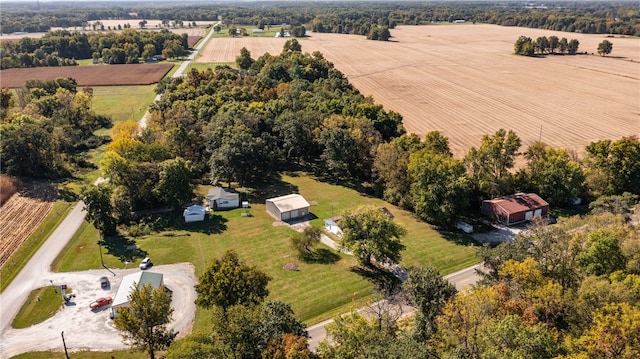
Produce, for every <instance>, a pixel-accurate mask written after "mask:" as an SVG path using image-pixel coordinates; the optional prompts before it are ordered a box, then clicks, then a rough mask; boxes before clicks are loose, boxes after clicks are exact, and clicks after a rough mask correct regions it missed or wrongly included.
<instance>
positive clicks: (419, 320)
mask: <svg viewBox="0 0 640 359" xmlns="http://www.w3.org/2000/svg"><path fill="white" fill-rule="evenodd" d="M402 286H403V288H404V289H405V290H407V292H408V295H409V300H410V301H411V303H412V304H413V306H414V307H415V308H416V317H415V339H416V340H417V341H418V342H426V341H427V340H428V339H429V338H430V337H431V336H432V335H433V334H435V332H436V331H437V328H436V322H435V320H436V316H438V315H439V314H440V311H441V310H442V307H443V306H444V304H445V303H446V302H447V301H448V300H449V298H451V297H453V296H454V295H455V294H456V292H457V291H456V288H455V287H454V286H453V285H452V284H451V283H449V282H448V281H447V280H446V279H444V278H442V276H441V275H440V273H439V272H438V270H437V269H436V268H434V267H432V266H427V267H413V268H410V269H409V278H408V279H407V281H406V282H404V283H403V284H402Z"/></svg>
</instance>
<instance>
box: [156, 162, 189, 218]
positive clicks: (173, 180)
mask: <svg viewBox="0 0 640 359" xmlns="http://www.w3.org/2000/svg"><path fill="white" fill-rule="evenodd" d="M159 169H160V171H159V177H160V178H159V181H158V183H157V184H156V186H155V188H154V191H155V193H156V195H157V196H158V197H159V198H162V199H163V201H164V202H165V203H167V204H169V205H171V206H174V207H180V206H182V205H183V204H185V203H186V202H188V201H190V200H191V199H192V198H193V197H194V190H195V187H196V186H195V183H194V181H193V168H192V166H191V163H190V162H189V161H185V160H184V159H182V158H180V157H177V158H175V159H170V160H166V161H163V162H161V163H160V165H159Z"/></svg>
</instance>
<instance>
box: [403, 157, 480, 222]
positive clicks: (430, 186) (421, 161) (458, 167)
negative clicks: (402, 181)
mask: <svg viewBox="0 0 640 359" xmlns="http://www.w3.org/2000/svg"><path fill="white" fill-rule="evenodd" d="M409 175H410V177H411V182H412V184H411V197H412V199H413V206H414V210H415V212H416V214H417V215H418V216H419V217H420V218H422V219H423V220H425V221H428V222H430V223H434V224H439V225H452V224H454V223H456V222H457V221H458V219H459V218H460V217H461V216H462V215H463V214H464V213H465V211H466V210H467V208H468V207H469V193H470V183H469V179H468V178H467V175H466V170H465V167H464V165H463V163H462V162H461V161H459V160H457V159H455V158H453V157H452V156H448V155H442V154H434V153H432V152H429V151H427V150H420V151H418V152H415V153H413V154H411V156H410V159H409Z"/></svg>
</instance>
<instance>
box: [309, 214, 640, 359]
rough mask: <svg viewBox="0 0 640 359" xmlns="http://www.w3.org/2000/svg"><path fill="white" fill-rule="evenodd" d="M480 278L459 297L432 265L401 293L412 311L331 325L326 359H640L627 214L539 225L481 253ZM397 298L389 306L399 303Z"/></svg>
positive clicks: (635, 268)
mask: <svg viewBox="0 0 640 359" xmlns="http://www.w3.org/2000/svg"><path fill="white" fill-rule="evenodd" d="M478 255H479V256H480V257H481V259H482V260H483V261H484V263H485V267H486V271H485V272H483V273H484V274H483V277H484V278H483V280H482V281H481V282H480V283H478V284H477V285H476V286H474V287H473V288H467V289H466V290H464V291H462V292H459V293H456V290H455V288H453V287H452V286H451V284H449V283H448V282H447V281H446V280H444V279H442V277H440V274H439V273H438V272H437V271H436V270H435V269H433V268H431V267H426V268H420V267H418V268H410V269H409V278H408V280H407V281H406V282H404V283H403V285H402V288H401V289H402V291H401V293H404V294H405V295H406V297H407V298H408V300H409V302H410V303H411V304H412V305H413V307H414V309H415V312H414V314H413V315H412V316H410V318H411V319H410V320H409V321H407V320H403V319H400V318H401V317H402V315H397V314H394V313H393V312H392V311H391V310H376V308H380V306H381V305H380V304H377V306H376V307H374V308H370V309H369V310H368V311H367V312H369V313H373V314H369V315H368V316H363V315H362V314H359V313H357V312H352V313H350V314H347V315H342V316H340V317H336V318H334V322H333V323H331V324H328V325H327V327H326V328H327V339H326V340H325V341H323V342H321V343H320V347H319V350H318V355H319V357H320V358H365V357H367V358H370V357H374V358H407V359H409V358H478V359H481V358H524V357H530V358H542V359H550V358H557V359H579V358H629V359H630V358H636V357H638V355H640V341H639V340H638V338H639V336H638V333H640V291H639V290H638V288H640V266H639V265H638V263H640V262H639V261H638V259H639V258H640V233H639V232H638V228H637V227H636V226H634V225H633V224H632V222H631V221H629V220H628V219H627V218H625V217H624V216H622V215H616V214H612V213H607V212H601V213H600V214H591V215H588V216H586V217H579V216H576V217H573V218H569V219H567V220H566V221H563V222H561V223H559V224H557V225H555V226H546V225H541V226H534V227H531V228H530V229H529V230H528V231H526V232H521V234H519V235H517V236H516V238H515V240H514V241H513V242H506V243H503V244H501V245H499V246H497V247H495V248H492V247H488V246H487V247H483V248H481V249H480V250H479V252H478ZM398 296H399V295H397V294H396V295H394V296H392V297H390V298H389V300H390V301H391V302H392V303H393V300H394V298H396V297H398Z"/></svg>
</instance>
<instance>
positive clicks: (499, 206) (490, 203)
mask: <svg viewBox="0 0 640 359" xmlns="http://www.w3.org/2000/svg"><path fill="white" fill-rule="evenodd" d="M548 212H549V203H547V201H545V200H543V199H542V198H540V196H538V195H537V194H535V193H516V194H513V195H510V196H505V197H500V198H494V199H488V200H485V201H482V213H483V214H485V215H487V216H490V217H493V218H495V219H496V220H497V221H498V222H500V223H502V224H506V225H507V226H510V225H512V224H517V223H522V222H525V221H529V220H531V219H532V218H538V217H546V216H547V213H548Z"/></svg>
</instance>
